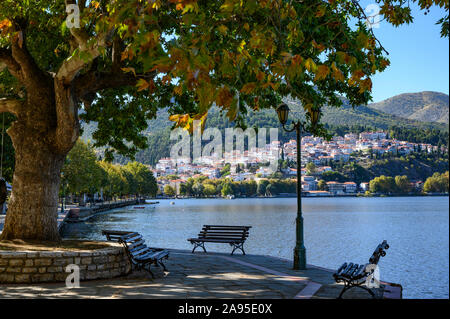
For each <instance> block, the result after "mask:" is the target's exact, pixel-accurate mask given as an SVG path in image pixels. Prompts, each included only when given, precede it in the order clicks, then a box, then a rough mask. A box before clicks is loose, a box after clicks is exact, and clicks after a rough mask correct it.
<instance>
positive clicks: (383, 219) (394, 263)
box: [64, 197, 449, 298]
mask: <svg viewBox="0 0 450 319" xmlns="http://www.w3.org/2000/svg"><path fill="white" fill-rule="evenodd" d="M159 202H160V203H159V204H157V205H146V206H145V209H134V208H133V207H128V208H126V209H121V210H115V211H112V212H110V213H106V214H103V215H99V216H96V217H95V218H93V219H91V220H90V221H88V222H85V223H79V224H70V225H66V227H65V232H64V235H65V236H66V237H69V238H83V239H100V240H104V237H103V236H102V235H101V230H102V229H117V230H132V231H137V232H140V233H141V234H143V236H144V238H145V240H146V241H147V243H150V245H151V246H154V247H166V248H178V249H191V245H190V243H189V242H187V241H186V239H187V238H190V237H195V236H196V235H197V234H198V232H199V230H200V229H201V227H202V225H203V224H223V225H251V226H253V228H252V229H251V230H250V237H249V239H248V240H247V242H246V245H245V246H246V252H247V253H249V254H261V255H272V256H277V257H283V258H289V259H291V258H292V252H293V247H294V245H295V216H296V199H295V198H270V199H269V198H262V199H234V200H226V199H182V200H181V199H179V200H175V205H170V202H171V201H170V200H160V201H159ZM303 212H304V213H303V215H304V223H305V246H306V249H307V262H308V263H309V264H313V265H317V266H322V267H326V268H332V269H335V268H337V267H339V266H340V265H341V264H342V263H343V262H344V261H352V262H357V263H365V262H367V261H368V259H369V257H370V255H371V253H372V252H373V250H374V249H375V247H376V246H377V245H378V244H379V243H380V242H381V241H382V240H384V239H386V240H387V241H388V243H389V246H390V248H389V250H388V251H387V254H386V257H384V258H381V260H380V263H379V265H380V273H381V279H382V280H386V281H391V282H396V283H400V284H402V286H403V288H404V291H403V292H404V298H448V297H449V199H448V197H384V198H355V197H352V198H304V199H303ZM206 248H207V249H209V250H210V251H221V252H230V247H229V246H228V245H223V244H222V245H220V244H210V243H207V244H206Z"/></svg>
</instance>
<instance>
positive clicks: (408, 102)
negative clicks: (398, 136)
mask: <svg viewBox="0 0 450 319" xmlns="http://www.w3.org/2000/svg"><path fill="white" fill-rule="evenodd" d="M369 107H370V108H372V109H376V110H378V111H382V112H385V113H388V114H393V115H396V116H399V117H402V118H406V119H410V120H418V121H422V122H438V123H446V124H448V114H449V99H448V95H447V94H444V93H439V92H430V91H425V92H418V93H405V94H400V95H396V96H393V97H391V98H388V99H386V100H384V101H381V102H378V103H372V104H369Z"/></svg>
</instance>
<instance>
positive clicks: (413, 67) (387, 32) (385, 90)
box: [364, 1, 449, 102]
mask: <svg viewBox="0 0 450 319" xmlns="http://www.w3.org/2000/svg"><path fill="white" fill-rule="evenodd" d="M364 3H367V4H369V3H371V2H370V1H364ZM413 15H414V22H413V23H412V24H410V25H403V26H400V27H398V28H395V27H393V26H391V25H390V24H388V23H387V22H383V21H382V22H381V23H380V27H379V28H374V33H375V35H376V36H377V38H378V39H379V40H380V41H381V43H382V44H383V46H384V47H385V48H386V50H387V51H388V52H389V56H388V58H389V60H390V61H391V65H390V66H389V67H388V68H387V69H386V70H385V71H384V72H383V73H378V74H377V75H375V76H374V77H373V79H372V80H373V89H372V93H373V94H372V96H373V101H374V102H379V101H381V100H383V99H386V98H389V97H391V96H394V95H397V94H401V93H412V92H421V91H437V92H443V93H446V94H448V93H449V88H448V87H449V62H448V60H449V40H448V38H441V37H440V26H438V25H435V23H436V21H437V20H438V19H439V18H441V17H442V16H443V15H444V11H443V10H441V9H439V8H432V9H431V11H430V13H428V14H427V15H424V14H423V11H420V10H419V9H418V8H417V7H414V8H413Z"/></svg>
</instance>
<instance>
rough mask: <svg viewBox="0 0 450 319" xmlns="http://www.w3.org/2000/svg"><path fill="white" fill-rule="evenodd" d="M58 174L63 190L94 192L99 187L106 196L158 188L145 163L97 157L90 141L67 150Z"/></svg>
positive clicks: (148, 193) (148, 192)
mask: <svg viewBox="0 0 450 319" xmlns="http://www.w3.org/2000/svg"><path fill="white" fill-rule="evenodd" d="M61 176H62V182H61V193H62V194H69V193H70V194H75V195H80V194H83V193H87V194H94V193H97V192H100V191H101V190H102V191H103V194H104V195H106V196H108V197H113V196H123V195H144V196H155V195H156V193H157V190H158V188H157V184H156V179H155V177H154V176H153V172H152V171H151V170H150V169H149V168H148V167H147V166H145V165H144V164H142V163H139V162H128V163H127V164H126V165H120V164H113V163H109V162H106V161H101V160H98V159H97V154H96V153H95V151H94V148H93V147H92V145H90V144H89V143H84V142H83V141H82V140H78V142H77V143H76V144H75V146H74V148H73V149H72V150H71V151H70V152H69V154H68V156H67V158H66V161H65V164H64V167H63V169H62V173H61Z"/></svg>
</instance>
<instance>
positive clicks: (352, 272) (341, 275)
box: [333, 240, 389, 299]
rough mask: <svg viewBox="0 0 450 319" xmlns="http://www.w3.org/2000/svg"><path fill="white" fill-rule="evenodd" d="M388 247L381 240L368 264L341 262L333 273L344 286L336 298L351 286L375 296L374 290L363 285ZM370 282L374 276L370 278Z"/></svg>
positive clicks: (340, 296)
mask: <svg viewBox="0 0 450 319" xmlns="http://www.w3.org/2000/svg"><path fill="white" fill-rule="evenodd" d="M388 248H389V245H388V243H387V241H386V240H383V242H382V243H381V244H379V245H378V246H377V248H376V249H375V251H374V252H373V254H372V256H371V257H370V259H369V263H368V264H361V265H358V264H354V263H343V264H342V266H341V267H339V269H338V270H337V271H336V272H335V273H334V274H333V277H334V279H335V280H336V282H337V283H339V282H343V283H344V288H343V289H342V291H341V293H340V294H339V296H338V299H340V298H342V295H343V294H344V292H346V291H347V290H349V289H351V288H353V287H359V288H362V289H364V290H367V291H368V292H369V293H370V295H371V296H372V298H376V296H375V294H374V292H373V291H372V289H370V288H369V287H365V286H363V284H365V283H366V282H367V278H368V276H369V275H372V274H373V273H374V271H375V268H376V265H378V261H379V260H380V257H384V256H386V250H387V249H388ZM371 280H372V282H373V280H374V278H371Z"/></svg>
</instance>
